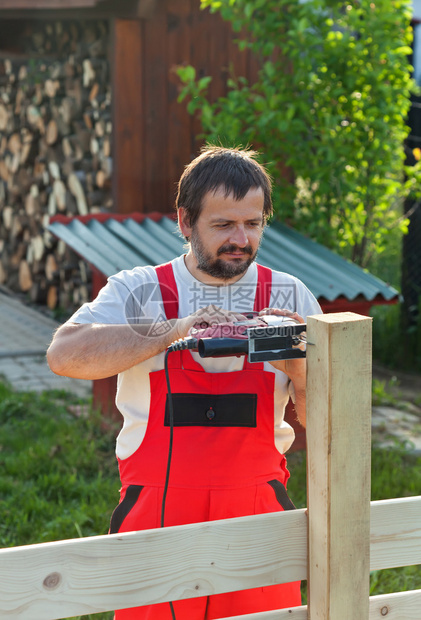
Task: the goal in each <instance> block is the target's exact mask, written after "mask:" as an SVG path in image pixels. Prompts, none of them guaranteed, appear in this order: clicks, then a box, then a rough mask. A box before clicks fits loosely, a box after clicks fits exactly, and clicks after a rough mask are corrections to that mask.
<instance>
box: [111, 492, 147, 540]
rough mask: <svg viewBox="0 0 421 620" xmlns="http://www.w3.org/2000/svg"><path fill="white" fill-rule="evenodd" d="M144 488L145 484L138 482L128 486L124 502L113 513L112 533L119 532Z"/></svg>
mask: <svg viewBox="0 0 421 620" xmlns="http://www.w3.org/2000/svg"><path fill="white" fill-rule="evenodd" d="M142 489H143V486H140V485H138V484H131V485H130V486H128V487H127V491H126V494H125V496H124V499H123V501H122V502H120V503H119V505H118V506H117V507H116V509H115V510H114V512H113V514H112V515H111V521H110V534H117V532H118V531H119V530H120V528H121V526H122V525H123V521H124V519H125V518H126V517H127V515H128V514H129V512H130V511H131V510H132V508H133V506H134V505H135V504H136V502H137V500H138V499H139V495H140V493H141V491H142Z"/></svg>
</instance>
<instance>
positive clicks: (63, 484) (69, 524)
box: [0, 383, 421, 620]
mask: <svg viewBox="0 0 421 620" xmlns="http://www.w3.org/2000/svg"><path fill="white" fill-rule="evenodd" d="M80 404H81V403H79V401H78V400H77V399H75V398H74V397H72V396H71V395H69V394H67V393H64V392H49V393H44V394H41V395H37V394H34V393H15V392H14V391H13V390H12V389H11V388H9V387H8V386H6V385H4V384H1V383H0V466H1V476H0V498H1V500H2V501H1V513H0V514H1V519H0V546H2V547H11V546H19V545H27V544H33V543H39V542H47V541H53V540H63V539H68V538H77V537H81V536H92V535H99V534H106V532H107V531H108V527H109V519H110V516H111V512H112V510H113V508H114V506H115V505H116V504H117V502H118V490H119V480H118V471H117V463H116V461H115V456H114V442H115V435H116V432H117V431H118V429H117V428H116V427H111V428H110V427H108V428H104V426H103V424H102V421H101V418H100V416H99V415H98V414H95V413H92V412H91V411H90V410H89V407H86V403H82V404H83V406H84V407H83V410H87V411H88V414H87V415H82V416H79V417H77V416H76V415H75V413H74V411H75V407H77V406H78V405H80ZM372 463H373V471H372V499H387V498H392V497H405V496H410V495H420V494H421V458H420V457H418V458H417V457H415V456H413V455H411V454H410V453H408V451H407V450H406V449H405V447H404V446H401V445H397V446H396V448H395V449H393V450H391V449H388V450H384V449H380V448H378V447H374V448H373V453H372ZM288 465H289V469H290V470H291V472H292V476H291V479H290V481H289V483H288V490H289V494H290V496H291V498H292V500H293V501H294V503H295V504H296V506H297V507H304V506H305V505H306V462H305V454H303V453H295V454H291V455H290V456H289V457H288ZM418 588H421V567H420V566H418V567H407V568H402V569H393V570H385V571H376V572H375V573H373V574H372V579H371V589H372V592H371V594H382V593H388V592H394V591H401V590H411V589H418ZM112 616H113V614H112V613H111V612H109V613H101V614H95V615H92V616H84V618H85V619H88V618H94V619H95V620H110V619H111V618H112Z"/></svg>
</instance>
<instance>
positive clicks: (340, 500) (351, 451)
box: [307, 312, 371, 620]
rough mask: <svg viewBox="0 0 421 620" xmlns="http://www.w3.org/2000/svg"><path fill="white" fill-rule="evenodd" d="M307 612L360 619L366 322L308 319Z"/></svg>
mask: <svg viewBox="0 0 421 620" xmlns="http://www.w3.org/2000/svg"><path fill="white" fill-rule="evenodd" d="M307 338H308V342H310V343H311V345H309V346H307V363H308V380H307V451H308V457H307V469H308V472H307V486H308V510H309V582H310V597H309V613H310V616H311V618H312V620H336V619H338V620H339V618H340V619H341V620H354V619H355V618H358V619H359V620H365V619H366V618H368V598H369V537H370V476H371V471H370V451H371V441H370V431H371V319H369V318H366V317H361V316H359V315H357V314H354V313H351V312H345V313H338V314H328V315H320V316H314V317H309V318H308V321H307Z"/></svg>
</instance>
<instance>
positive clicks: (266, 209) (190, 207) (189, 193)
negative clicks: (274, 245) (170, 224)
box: [175, 144, 273, 226]
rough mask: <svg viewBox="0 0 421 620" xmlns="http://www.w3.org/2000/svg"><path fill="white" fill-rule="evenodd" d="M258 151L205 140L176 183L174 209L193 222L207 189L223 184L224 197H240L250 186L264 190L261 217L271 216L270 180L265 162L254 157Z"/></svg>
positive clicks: (214, 188)
mask: <svg viewBox="0 0 421 620" xmlns="http://www.w3.org/2000/svg"><path fill="white" fill-rule="evenodd" d="M257 155H258V153H257V152H256V151H252V150H250V149H242V148H239V147H238V148H237V147H236V148H225V147H222V146H214V145H212V144H208V145H206V146H205V147H203V148H202V149H201V154H200V155H199V156H198V157H196V159H194V160H193V161H192V162H190V164H188V165H187V166H186V167H185V170H184V172H183V174H182V175H181V178H180V181H179V183H178V193H177V198H176V201H175V206H176V208H177V210H178V209H179V208H180V207H183V208H184V209H185V211H186V215H187V218H188V222H187V223H188V224H189V226H193V225H194V224H195V223H196V221H197V219H198V217H199V215H200V211H201V208H202V204H203V198H204V196H205V195H206V194H207V193H208V192H216V191H217V190H218V189H220V188H223V189H224V191H225V197H228V196H229V195H230V194H232V195H233V196H234V198H235V200H241V199H242V198H244V197H245V195H246V194H247V193H248V191H249V190H250V189H254V188H261V189H262V190H263V196H264V201H263V219H264V222H266V220H267V219H268V217H270V215H271V214H272V211H273V207H272V198H271V192H272V182H271V178H270V176H269V174H268V173H267V172H266V170H265V168H264V166H262V165H261V164H259V163H258V162H257V161H256V156H257Z"/></svg>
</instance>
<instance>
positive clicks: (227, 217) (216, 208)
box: [183, 188, 264, 281]
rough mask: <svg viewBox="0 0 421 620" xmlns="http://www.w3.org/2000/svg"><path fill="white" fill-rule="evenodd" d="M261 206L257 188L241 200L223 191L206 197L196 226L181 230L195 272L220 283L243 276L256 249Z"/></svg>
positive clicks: (261, 198)
mask: <svg viewBox="0 0 421 620" xmlns="http://www.w3.org/2000/svg"><path fill="white" fill-rule="evenodd" d="M263 202H264V196H263V190H262V189H260V188H254V189H251V190H250V191H249V192H248V193H247V194H246V195H245V197H244V198H243V199H241V200H235V198H234V197H233V196H232V194H230V195H229V196H227V197H225V195H224V189H223V188H221V189H218V190H217V191H216V192H215V193H212V192H209V193H208V194H206V195H205V197H204V199H203V205H202V210H201V212H200V215H199V217H198V219H197V221H196V223H195V224H194V225H193V226H192V227H185V228H186V229H187V230H183V233H184V234H185V235H186V236H188V237H190V244H191V253H192V255H193V258H194V259H195V262H196V265H195V266H196V269H198V270H199V271H201V272H202V273H205V274H207V275H209V276H211V277H212V278H216V279H218V280H224V281H225V280H232V279H233V278H237V279H238V277H240V276H241V275H243V274H244V273H245V272H246V271H247V269H248V267H249V265H250V264H251V263H252V262H253V260H254V259H255V257H256V254H257V250H258V249H259V245H260V240H261V237H262V233H263ZM186 233H187V234H186Z"/></svg>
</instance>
